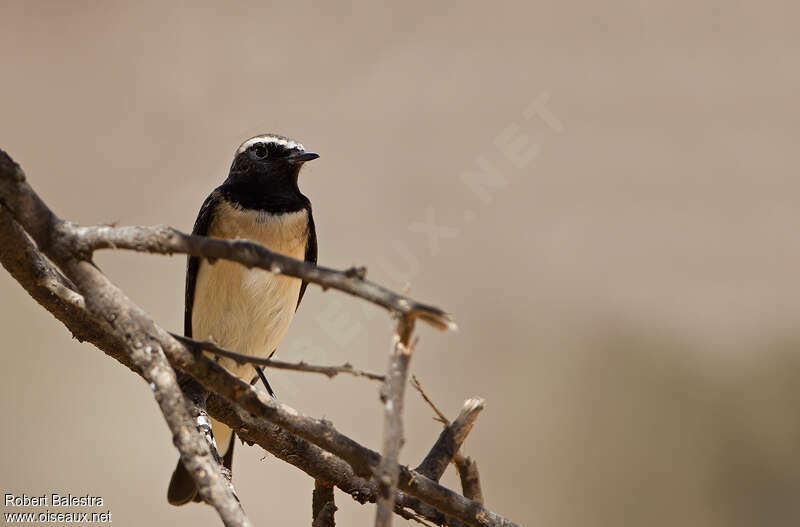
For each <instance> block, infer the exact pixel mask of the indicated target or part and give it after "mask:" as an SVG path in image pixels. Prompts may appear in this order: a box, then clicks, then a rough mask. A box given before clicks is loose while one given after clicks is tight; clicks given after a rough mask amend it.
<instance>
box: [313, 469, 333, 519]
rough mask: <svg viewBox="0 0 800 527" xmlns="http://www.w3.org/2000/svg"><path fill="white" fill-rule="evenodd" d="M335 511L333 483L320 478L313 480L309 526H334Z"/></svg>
mask: <svg viewBox="0 0 800 527" xmlns="http://www.w3.org/2000/svg"><path fill="white" fill-rule="evenodd" d="M336 511H337V508H336V503H335V502H334V499H333V485H330V484H328V483H326V482H324V481H322V480H319V479H317V480H314V492H313V493H312V496H311V527H335V526H336V521H335V520H334V517H333V514H334V513H335V512H336Z"/></svg>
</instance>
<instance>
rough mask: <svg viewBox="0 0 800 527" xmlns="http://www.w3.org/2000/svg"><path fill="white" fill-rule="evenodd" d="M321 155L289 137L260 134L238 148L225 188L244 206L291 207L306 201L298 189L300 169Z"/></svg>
mask: <svg viewBox="0 0 800 527" xmlns="http://www.w3.org/2000/svg"><path fill="white" fill-rule="evenodd" d="M318 157H319V155H317V154H315V153H313V152H306V149H305V147H304V146H303V145H302V144H300V143H299V142H297V141H295V140H293V139H289V138H288V137H283V136H281V135H274V134H265V135H257V136H255V137H251V138H250V139H248V140H247V141H245V142H244V143H242V144H241V145H240V146H239V148H238V149H237V150H236V155H235V157H234V158H233V164H231V170H230V173H229V174H228V179H227V180H226V181H225V183H224V184H223V187H225V189H226V191H227V193H228V194H229V195H230V197H231V198H232V199H234V200H235V201H237V202H239V203H241V204H243V205H245V206H250V207H253V208H265V209H267V210H269V209H272V208H276V209H281V210H282V209H286V208H289V209H291V208H292V206H293V205H297V206H299V205H298V204H301V203H304V202H305V201H307V200H306V199H305V197H304V196H303V195H302V194H300V191H299V190H298V188H297V176H298V174H299V173H300V168H301V167H302V166H303V164H304V163H306V162H308V161H311V160H312V159H316V158H318Z"/></svg>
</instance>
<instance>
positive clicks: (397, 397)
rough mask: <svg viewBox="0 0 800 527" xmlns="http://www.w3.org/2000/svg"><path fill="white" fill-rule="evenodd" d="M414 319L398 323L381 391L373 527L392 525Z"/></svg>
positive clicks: (402, 439)
mask: <svg viewBox="0 0 800 527" xmlns="http://www.w3.org/2000/svg"><path fill="white" fill-rule="evenodd" d="M413 331H414V319H412V318H410V317H402V318H401V319H400V321H399V322H398V323H397V331H396V332H395V335H394V344H393V346H392V353H391V354H390V355H389V368H388V371H387V373H386V381H385V382H384V384H383V387H382V389H381V401H383V415H384V417H383V419H384V425H383V456H382V459H381V461H380V464H379V465H378V469H377V472H376V473H375V478H376V479H377V481H378V509H377V511H376V514H375V527H389V526H390V525H391V524H392V511H393V510H394V493H395V491H396V490H397V478H398V475H399V467H398V465H397V460H398V457H399V455H400V448H401V447H402V446H403V442H404V440H405V439H404V438H403V400H404V397H405V389H406V382H407V380H408V365H409V362H410V361H411V351H412V348H411V334H412V332H413Z"/></svg>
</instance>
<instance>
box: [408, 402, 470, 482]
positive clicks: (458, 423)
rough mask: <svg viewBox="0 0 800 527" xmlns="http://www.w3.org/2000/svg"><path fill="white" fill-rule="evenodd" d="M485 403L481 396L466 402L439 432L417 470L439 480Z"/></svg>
mask: <svg viewBox="0 0 800 527" xmlns="http://www.w3.org/2000/svg"><path fill="white" fill-rule="evenodd" d="M483 403H484V401H483V399H481V398H480V397H473V398H471V399H467V400H466V402H464V407H463V408H462V409H461V412H460V413H459V414H458V417H456V419H455V421H453V422H452V423H451V424H448V425H447V426H446V427H445V429H444V430H442V433H441V434H439V439H437V440H436V443H435V444H434V445H433V447H432V448H431V449H430V451H429V452H428V455H427V456H425V459H423V460H422V463H420V464H419V466H418V467H417V468H416V471H417V472H419V473H420V474H425V476H427V477H429V478H431V479H432V480H434V481H439V479H440V478H441V477H442V474H444V471H445V469H446V468H447V465H449V464H450V462H451V461H453V458H454V457H455V456H456V454H457V453H458V451H459V449H460V448H461V445H462V444H463V443H464V440H465V439H466V438H467V435H468V434H469V432H470V431H471V430H472V426H473V425H474V424H475V420H476V419H477V418H478V414H479V413H480V412H481V410H483Z"/></svg>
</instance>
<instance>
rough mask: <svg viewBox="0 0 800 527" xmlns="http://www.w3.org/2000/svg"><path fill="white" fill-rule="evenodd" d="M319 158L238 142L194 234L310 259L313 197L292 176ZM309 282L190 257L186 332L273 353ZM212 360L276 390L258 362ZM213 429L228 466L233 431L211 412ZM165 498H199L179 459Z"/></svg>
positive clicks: (280, 140)
mask: <svg viewBox="0 0 800 527" xmlns="http://www.w3.org/2000/svg"><path fill="white" fill-rule="evenodd" d="M318 157H319V155H318V154H316V153H313V152H306V149H305V147H304V146H303V145H302V144H301V143H299V142H297V141H295V140H293V139H290V138H288V137H284V136H281V135H276V134H263V135H257V136H255V137H251V138H250V139H248V140H246V141H244V142H243V143H242V144H241V145H240V146H239V148H238V149H237V150H236V153H235V155H234V158H233V163H232V164H231V167H230V171H229V173H228V177H227V179H225V181H224V182H223V183H222V185H220V186H219V187H217V188H216V189H214V190H213V191H212V192H211V194H210V195H209V196H208V197H207V198H206V200H205V202H204V203H203V205H202V206H201V208H200V212H199V214H198V216H197V220H196V221H195V224H194V229H193V230H192V234H196V235H201V236H210V237H214V238H226V239H237V238H244V239H248V240H251V241H254V242H257V243H260V244H261V245H264V246H265V247H267V248H268V249H270V250H271V251H273V252H276V253H280V254H283V255H286V256H289V257H292V258H295V259H302V260H305V261H307V262H311V263H316V262H317V235H316V230H315V226H314V218H313V216H312V214H311V201H310V200H309V199H308V198H307V197H306V196H305V195H303V193H302V192H300V189H299V187H298V181H297V180H298V176H299V173H300V169H301V168H302V167H303V165H304V164H305V163H306V162H308V161H312V160H314V159H317V158H318ZM307 285H308V283H307V282H306V281H304V280H300V279H299V278H294V277H290V276H285V275H281V274H274V273H271V272H269V271H266V270H263V269H256V268H252V269H249V268H247V267H245V266H243V265H241V264H238V263H235V262H230V261H224V260H218V261H216V262H215V263H213V264H212V263H211V262H209V261H208V260H205V259H201V258H197V257H195V256H190V257H189V258H188V263H187V267H186V298H185V312H184V335H185V336H186V337H188V338H192V339H195V340H210V341H213V342H214V343H215V344H216V345H217V346H219V347H222V348H225V349H228V350H231V351H235V352H238V353H243V354H246V355H252V356H255V357H260V358H264V357H268V356H269V357H271V356H272V354H273V353H275V350H276V349H277V347H278V344H280V342H281V340H282V339H283V336H284V334H285V333H286V331H287V329H288V328H289V324H290V323H291V321H292V318H293V317H294V314H295V311H296V310H297V308H298V307H299V306H300V301H301V300H302V299H303V295H304V294H305V291H306V286H307ZM217 360H218V362H219V364H220V365H221V366H223V367H224V368H226V369H227V370H228V371H229V372H230V373H232V374H234V375H236V376H238V377H240V378H242V379H244V380H247V381H249V382H251V383H255V382H256V381H257V379H258V377H257V376H256V375H257V374H261V379H262V380H263V382H264V385H265V387H266V389H267V391H268V392H269V394H270V395H271V396H274V392H273V390H272V388H271V387H270V385H269V383H268V382H267V380H266V378H265V377H264V376H263V374H262V373H261V372H260V369H259V370H258V371H256V368H254V366H252V365H250V364H238V363H236V362H235V361H234V360H232V359H229V358H225V357H221V358H217ZM184 376H185V374H184ZM179 380H181V379H179ZM184 381H185V378H184ZM192 381H193V379H190V381H189V382H192ZM194 382H195V383H196V381H194ZM184 384H185V382H183V383H182V385H184ZM211 430H212V434H213V439H214V441H215V443H216V447H217V452H218V453H219V456H220V457H221V458H222V461H223V464H224V466H225V467H226V468H227V469H228V470H230V469H231V468H232V466H233V446H234V439H235V432H234V431H233V430H231V429H230V428H229V427H227V426H226V425H225V424H223V423H221V422H219V421H216V420H215V419H213V418H212V419H211ZM167 500H168V501H169V503H171V504H172V505H183V504H185V503H188V502H190V501H201V500H200V497H199V496H198V491H197V487H196V485H195V483H194V480H193V479H192V477H191V475H190V474H189V472H188V471H187V470H186V468H185V467H184V466H183V463H182V462H181V461H180V460H178V464H177V466H176V467H175V470H174V472H173V474H172V478H171V479H170V483H169V488H168V491H167Z"/></svg>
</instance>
